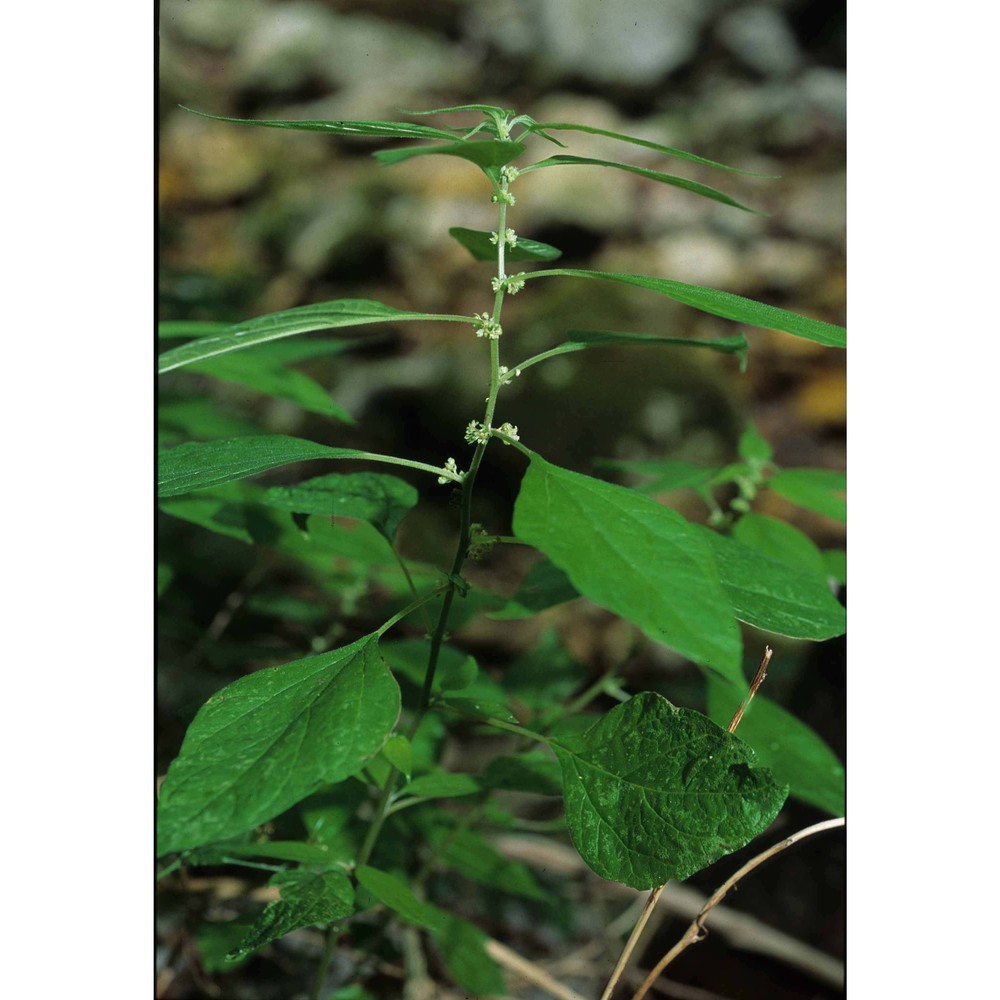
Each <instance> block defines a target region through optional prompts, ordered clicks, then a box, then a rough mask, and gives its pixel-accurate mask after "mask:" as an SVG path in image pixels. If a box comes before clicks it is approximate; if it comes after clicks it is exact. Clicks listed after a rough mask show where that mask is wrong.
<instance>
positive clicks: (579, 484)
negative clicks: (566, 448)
mask: <svg viewBox="0 0 1000 1000" xmlns="http://www.w3.org/2000/svg"><path fill="white" fill-rule="evenodd" d="M693 527H694V526H693V525H689V524H688V523H687V521H685V520H684V518H682V517H681V516H680V515H679V514H677V513H675V512H674V511H672V510H669V509H667V508H666V507H663V506H661V505H660V504H658V503H655V502H654V501H653V500H650V499H648V498H647V497H643V496H639V495H638V494H636V493H634V492H633V491H632V490H628V489H626V488H625V487H623V486H614V485H612V484H611V483H604V482H601V481H600V480H597V479H592V478H591V477H590V476H583V475H580V474H579V473H576V472H569V471H567V470H566V469H560V468H559V467H558V466H555V465H551V464H550V463H548V462H546V461H545V460H544V459H543V458H541V457H540V456H538V455H535V454H532V455H531V465H530V466H529V467H528V471H527V473H526V474H525V477H524V480H523V482H522V483H521V490H520V493H519V494H518V498H517V503H516V504H515V507H514V533H515V534H516V535H517V537H518V538H520V539H522V540H523V541H525V542H527V543H528V544H529V545H534V546H535V548H538V549H541V551H542V552H544V553H545V554H546V555H547V556H548V557H549V558H550V559H551V560H552V562H554V563H555V564H556V565H557V566H558V567H560V568H561V569H562V570H564V571H565V573H566V575H567V576H568V577H569V580H570V582H571V583H572V585H573V587H574V588H575V589H576V590H577V591H578V592H579V593H581V594H583V595H585V596H586V597H589V598H590V599H591V600H592V601H595V602H596V603H597V604H600V605H601V606H603V607H605V608H607V609H608V610H610V611H614V612H615V613H616V614H619V615H621V616H622V617H623V618H627V619H628V620H629V621H632V622H635V624H636V625H638V626H639V627H640V628H641V629H643V631H645V632H646V634H647V635H648V636H649V637H650V638H651V639H654V640H656V641H657V642H662V643H664V644H665V645H667V646H670V647H671V648H673V649H676V650H677V651H678V652H680V653H683V654H684V655H685V656H687V657H690V658H691V659H692V660H695V661H696V662H698V663H704V664H707V665H709V666H712V667H715V668H716V669H718V670H720V671H722V672H723V673H725V674H728V675H729V676H731V677H733V679H737V678H738V677H739V670H740V661H741V640H740V634H739V629H738V627H737V625H736V622H735V621H734V619H733V614H732V611H731V609H730V605H729V600H728V599H727V597H726V593H725V592H724V591H723V589H722V587H721V585H720V583H719V577H718V574H717V572H716V569H715V566H714V564H713V560H712V555H711V552H710V551H709V549H708V548H707V547H706V545H705V544H704V542H703V540H702V539H701V538H700V537H698V535H697V534H696V533H695V532H694V531H693Z"/></svg>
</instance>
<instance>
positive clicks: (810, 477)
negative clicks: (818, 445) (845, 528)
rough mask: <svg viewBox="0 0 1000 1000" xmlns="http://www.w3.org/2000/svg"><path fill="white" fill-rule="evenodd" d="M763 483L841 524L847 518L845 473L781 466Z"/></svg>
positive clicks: (798, 504) (789, 498)
mask: <svg viewBox="0 0 1000 1000" xmlns="http://www.w3.org/2000/svg"><path fill="white" fill-rule="evenodd" d="M767 485H768V486H769V487H770V488H771V489H772V490H774V492H775V493H777V494H779V496H783V497H784V498H785V499H786V500H791V501H792V503H794V504H796V505H797V506H799V507H805V508H806V509H807V510H814V511H816V513H817V514H823V515H824V516H825V517H829V518H831V519H832V520H834V521H839V522H840V523H841V524H843V523H844V522H845V521H846V520H847V499H846V492H847V476H846V475H845V474H844V473H843V472H833V471H831V470H829V469H782V471H781V472H779V473H777V474H775V475H774V476H772V477H771V478H770V479H769V480H768V481H767Z"/></svg>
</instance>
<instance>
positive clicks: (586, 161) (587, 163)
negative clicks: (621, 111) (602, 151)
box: [521, 154, 762, 215]
mask: <svg viewBox="0 0 1000 1000" xmlns="http://www.w3.org/2000/svg"><path fill="white" fill-rule="evenodd" d="M568 166H581V167H612V168H613V169H615V170H627V171H628V172H629V173H630V174H638V175H639V176H640V177H647V178H649V179H650V180H653V181H659V182H660V183H661V184H670V185H672V186H673V187H678V188H683V190H685V191H690V192H691V193H692V194H697V195H701V197H703V198H711V199H712V201H717V202H720V203H721V204H723V205H731V206H732V207H733V208H739V209H741V210H742V211H744V212H751V213H753V214H754V215H760V214H762V213H760V212H757V211H756V209H753V208H748V207H747V206H746V205H741V204H740V203H739V202H738V201H736V200H735V199H734V198H730V197H729V195H728V194H723V192H722V191H717V190H716V189H715V188H713V187H709V186H708V185H707V184H699V183H698V182H697V181H689V180H686V179H685V178H683V177H675V176H674V175H673V174H664V173H662V172H661V171H659V170H649V169H647V168H646V167H633V166H631V165H630V164H628V163H618V162H617V161H616V160H594V159H591V158H590V157H589V156H567V155H565V154H559V155H557V156H550V157H549V158H548V159H547V160H539V162H538V163H532V164H531V165H530V166H527V167H524V168H523V169H522V170H521V173H522V174H526V173H528V171H530V170H539V169H541V168H542V167H568Z"/></svg>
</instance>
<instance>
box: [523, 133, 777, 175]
mask: <svg viewBox="0 0 1000 1000" xmlns="http://www.w3.org/2000/svg"><path fill="white" fill-rule="evenodd" d="M539 129H546V130H548V131H552V132H555V131H558V130H560V129H568V130H570V131H572V132H586V133H588V134H589V135H604V136H607V137H608V138H609V139H618V140H619V141H620V142H628V143H631V144H632V145H633V146H643V147H644V148H646V149H655V150H656V151H657V152H658V153H665V154H666V155H667V156H676V157H678V158H679V159H681V160H689V161H690V162H691V163H703V164H704V165H705V166H707V167H718V168H719V169H720V170H729V171H731V172H732V173H734V174H746V175H747V176H749V177H768V178H771V179H774V175H773V174H758V173H755V172H754V171H753V170H740V169H738V168H737V167H727V166H726V165H725V164H724V163H717V162H716V161H715V160H707V159H705V157H704V156H697V155H695V154H694V153H686V152H684V150H683V149H674V147H673V146H663V145H661V144H660V143H658V142H650V141H649V140H648V139H637V138H636V137H635V136H631V135H622V133H621V132H609V131H608V130H607V129H604V128H594V126H592V125H576V124H573V123H571V122H536V123H533V125H532V127H531V128H530V131H538V130H539Z"/></svg>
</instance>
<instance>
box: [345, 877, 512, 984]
mask: <svg viewBox="0 0 1000 1000" xmlns="http://www.w3.org/2000/svg"><path fill="white" fill-rule="evenodd" d="M357 879H358V882H359V883H360V884H361V885H362V886H363V887H364V888H365V889H367V890H368V891H369V892H370V893H371V894H372V895H373V896H374V897H375V898H376V899H378V900H379V901H380V902H382V903H384V904H385V905H386V906H388V907H389V909H391V910H393V911H394V912H396V913H397V914H399V916H400V917H402V918H403V920H404V921H406V923H409V924H415V925H416V926H417V927H424V928H426V929H427V930H428V931H430V933H431V936H432V937H433V938H434V941H435V943H436V944H437V946H438V949H439V950H440V952H441V957H442V958H443V959H444V962H445V965H447V967H448V971H449V972H450V973H451V974H452V976H453V977H454V979H455V982H456V983H458V985H459V986H461V987H462V988H463V989H466V990H469V991H470V992H471V993H473V994H474V995H475V996H483V995H485V996H489V995H491V994H506V992H507V988H506V985H505V983H504V980H503V975H502V973H501V972H500V969H499V967H498V966H497V964H496V963H495V962H494V961H493V959H492V958H491V957H490V956H489V955H488V954H487V953H486V949H485V943H486V935H485V934H483V932H482V931H481V930H479V928H478V927H475V926H474V925H473V924H470V923H468V921H465V920H462V919H461V917H456V916H455V915H454V914H451V913H447V912H445V911H444V910H441V909H438V907H436V906H433V905H431V904H430V903H425V902H423V900H420V899H417V897H416V896H415V895H414V894H413V890H412V889H411V888H410V887H409V886H408V885H407V884H406V883H405V882H404V881H403V880H402V879H399V878H397V877H396V876H395V875H390V874H389V873H388V872H383V871H379V870H378V869H377V868H371V867H369V866H367V865H362V866H361V867H360V868H358V870H357Z"/></svg>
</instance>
